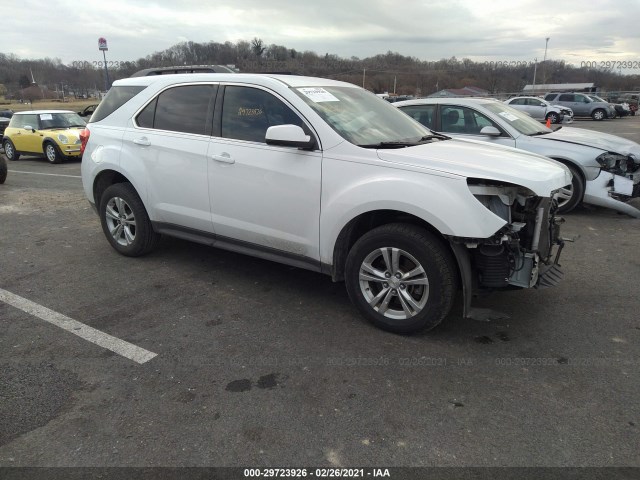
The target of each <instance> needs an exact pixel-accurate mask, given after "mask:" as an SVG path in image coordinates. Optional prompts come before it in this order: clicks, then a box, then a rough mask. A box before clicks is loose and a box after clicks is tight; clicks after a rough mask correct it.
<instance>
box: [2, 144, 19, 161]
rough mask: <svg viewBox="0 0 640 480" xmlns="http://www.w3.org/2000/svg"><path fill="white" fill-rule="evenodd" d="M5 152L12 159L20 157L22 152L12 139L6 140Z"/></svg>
mask: <svg viewBox="0 0 640 480" xmlns="http://www.w3.org/2000/svg"><path fill="white" fill-rule="evenodd" d="M3 147H4V154H5V155H6V156H7V158H8V159H9V160H11V161H15V160H18V159H19V158H20V154H19V153H18V152H16V147H14V146H13V142H12V141H11V140H5V141H4V145H3Z"/></svg>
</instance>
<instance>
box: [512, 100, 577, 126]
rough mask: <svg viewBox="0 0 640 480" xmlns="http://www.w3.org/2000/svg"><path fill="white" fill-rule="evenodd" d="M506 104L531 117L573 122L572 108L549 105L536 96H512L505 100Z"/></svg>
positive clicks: (557, 121) (540, 119)
mask: <svg viewBox="0 0 640 480" xmlns="http://www.w3.org/2000/svg"><path fill="white" fill-rule="evenodd" d="M504 103H506V104H507V105H510V106H511V107H513V108H515V109H516V110H521V111H523V112H525V113H528V114H529V115H530V116H531V117H532V118H535V119H536V120H538V121H541V122H544V121H546V120H549V121H550V122H551V123H571V122H573V110H571V109H570V108H569V107H563V106H562V105H551V104H550V103H549V102H547V101H546V100H543V99H541V98H538V97H514V98H510V99H509V100H505V102H504Z"/></svg>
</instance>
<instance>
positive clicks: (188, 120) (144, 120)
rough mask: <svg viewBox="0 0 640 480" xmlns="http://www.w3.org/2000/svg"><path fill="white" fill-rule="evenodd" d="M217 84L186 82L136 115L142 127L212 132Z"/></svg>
mask: <svg viewBox="0 0 640 480" xmlns="http://www.w3.org/2000/svg"><path fill="white" fill-rule="evenodd" d="M217 89H218V86H217V85H186V86H181V87H173V88H170V89H168V90H165V91H164V92H162V93H161V94H160V95H158V96H157V97H156V98H154V99H153V101H151V103H149V104H148V105H147V106H146V107H144V108H143V109H142V111H141V112H140V113H139V114H138V116H137V117H136V123H137V125H138V126H139V127H142V128H155V129H157V130H168V131H171V132H183V133H195V134H198V135H210V134H211V127H212V121H213V103H214V100H215V95H216V92H217Z"/></svg>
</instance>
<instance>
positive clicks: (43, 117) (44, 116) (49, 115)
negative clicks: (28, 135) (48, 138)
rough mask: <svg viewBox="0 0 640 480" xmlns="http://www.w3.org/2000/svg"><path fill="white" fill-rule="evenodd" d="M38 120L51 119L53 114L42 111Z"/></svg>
mask: <svg viewBox="0 0 640 480" xmlns="http://www.w3.org/2000/svg"><path fill="white" fill-rule="evenodd" d="M40 120H53V116H52V115H51V114H50V113H43V114H41V115H40Z"/></svg>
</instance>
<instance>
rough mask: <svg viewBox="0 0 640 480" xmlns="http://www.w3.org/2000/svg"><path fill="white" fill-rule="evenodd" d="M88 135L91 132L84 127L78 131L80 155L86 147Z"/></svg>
mask: <svg viewBox="0 0 640 480" xmlns="http://www.w3.org/2000/svg"><path fill="white" fill-rule="evenodd" d="M89 135H91V132H90V131H89V129H88V128H85V129H83V130H82V131H81V132H80V154H81V155H82V154H83V153H84V149H85V148H87V142H88V141H89Z"/></svg>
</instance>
